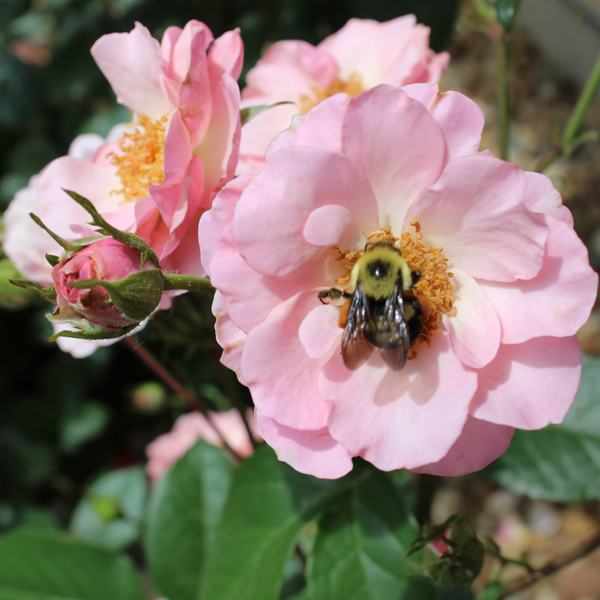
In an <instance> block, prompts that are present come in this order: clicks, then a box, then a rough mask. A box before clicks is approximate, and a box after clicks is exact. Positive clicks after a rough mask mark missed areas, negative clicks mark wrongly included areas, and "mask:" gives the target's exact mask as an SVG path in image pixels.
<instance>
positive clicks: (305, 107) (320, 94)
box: [299, 73, 366, 115]
mask: <svg viewBox="0 0 600 600" xmlns="http://www.w3.org/2000/svg"><path fill="white" fill-rule="evenodd" d="M365 89H366V88H365V87H364V85H363V83H362V80H361V78H360V77H359V76H358V75H357V74H356V73H352V74H351V75H350V77H349V79H348V80H347V81H345V80H343V79H340V78H339V77H336V78H335V79H334V80H333V81H332V82H331V84H330V85H329V86H328V87H326V88H322V87H318V86H315V87H313V88H312V94H311V95H303V96H301V97H300V107H299V108H300V114H301V115H303V114H304V113H307V112H308V111H309V110H310V109H311V108H313V107H314V106H316V105H317V104H319V103H320V102H322V101H323V100H325V99H326V98H329V97H331V96H334V95H335V94H340V93H342V92H343V93H344V94H348V95H349V96H356V94H360V93H361V92H364V91H365Z"/></svg>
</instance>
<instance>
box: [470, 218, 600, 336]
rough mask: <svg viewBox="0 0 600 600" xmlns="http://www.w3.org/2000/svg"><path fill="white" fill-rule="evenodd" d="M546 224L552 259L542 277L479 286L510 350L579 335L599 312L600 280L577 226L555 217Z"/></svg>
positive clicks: (548, 258)
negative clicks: (595, 310) (540, 339)
mask: <svg viewBox="0 0 600 600" xmlns="http://www.w3.org/2000/svg"><path fill="white" fill-rule="evenodd" d="M553 214H556V213H553ZM546 223H547V224H548V227H549V232H548V241H547V243H546V255H545V256H544V262H543V265H542V268H541V269H540V272H539V273H538V274H537V276H536V277H534V278H533V279H529V280H527V281H515V282H514V283H511V284H502V283H493V282H486V281H480V282H479V284H480V286H481V288H482V290H483V291H484V293H485V295H486V296H487V297H488V298H489V299H490V302H491V303H492V304H493V305H494V308H495V310H496V312H497V314H498V316H499V318H500V322H501V323H502V343H504V344H520V343H521V342H526V341H527V340H529V339H531V338H535V337H540V336H544V335H551V336H557V337H564V336H570V335H574V334H575V333H577V331H578V330H579V328H580V327H581V326H582V325H583V324H584V323H585V322H586V321H587V318H588V317H589V314H590V312H591V310H592V308H593V306H594V301H595V298H596V293H597V291H598V275H597V273H595V272H594V270H593V269H592V268H591V267H590V265H589V261H588V251H587V248H586V247H585V245H584V244H583V242H582V241H581V240H580V239H579V237H578V236H577V234H576V233H575V231H573V228H572V227H571V226H569V225H567V224H565V223H564V222H562V221H559V220H557V219H555V218H553V217H549V216H548V217H546Z"/></svg>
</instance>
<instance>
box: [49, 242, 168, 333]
mask: <svg viewBox="0 0 600 600" xmlns="http://www.w3.org/2000/svg"><path fill="white" fill-rule="evenodd" d="M52 279H53V280H54V289H55V290H56V296H57V303H58V307H57V310H56V311H55V313H54V314H53V315H52V316H51V317H50V319H51V320H52V321H53V322H54V323H71V324H74V325H77V326H79V327H81V329H83V330H85V331H90V330H91V331H109V332H111V331H115V332H118V331H119V330H120V329H123V328H125V327H128V326H130V325H135V324H137V323H139V322H141V321H142V320H143V319H145V318H146V317H148V316H149V315H150V314H151V313H152V311H153V310H154V309H155V308H156V307H157V305H158V303H159V302H160V298H161V296H162V290H163V280H162V274H161V272H160V269H158V268H156V267H155V266H154V264H153V263H152V262H151V261H147V262H145V264H142V261H141V257H140V253H139V252H138V251H137V250H135V249H134V248H131V247H130V246H127V245H125V244H122V243H121V242H118V241H117V240H114V239H112V238H105V239H101V240H99V241H97V242H94V243H93V244H90V245H89V246H86V247H85V248H82V249H81V250H78V251H76V252H74V253H71V254H69V255H67V256H66V257H65V258H64V259H63V260H61V261H60V262H59V263H58V264H57V265H56V266H55V267H54V269H53V271H52Z"/></svg>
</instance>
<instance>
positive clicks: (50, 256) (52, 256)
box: [46, 253, 60, 267]
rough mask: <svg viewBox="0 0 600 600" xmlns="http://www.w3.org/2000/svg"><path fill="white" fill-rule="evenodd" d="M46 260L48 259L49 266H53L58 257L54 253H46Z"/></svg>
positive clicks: (58, 260) (58, 259)
mask: <svg viewBox="0 0 600 600" xmlns="http://www.w3.org/2000/svg"><path fill="white" fill-rule="evenodd" d="M46 260H47V261H48V263H49V264H50V266H51V267H55V266H56V265H57V264H58V263H59V262H60V258H59V257H58V256H56V254H48V253H46Z"/></svg>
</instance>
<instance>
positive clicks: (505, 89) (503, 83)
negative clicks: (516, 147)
mask: <svg viewBox="0 0 600 600" xmlns="http://www.w3.org/2000/svg"><path fill="white" fill-rule="evenodd" d="M509 54H510V35H509V34H508V33H506V32H503V33H502V38H501V40H500V44H499V46H498V71H499V74H498V75H499V76H498V109H499V111H500V158H501V159H502V160H508V147H509V144H510V88H509V75H508V67H509Z"/></svg>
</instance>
